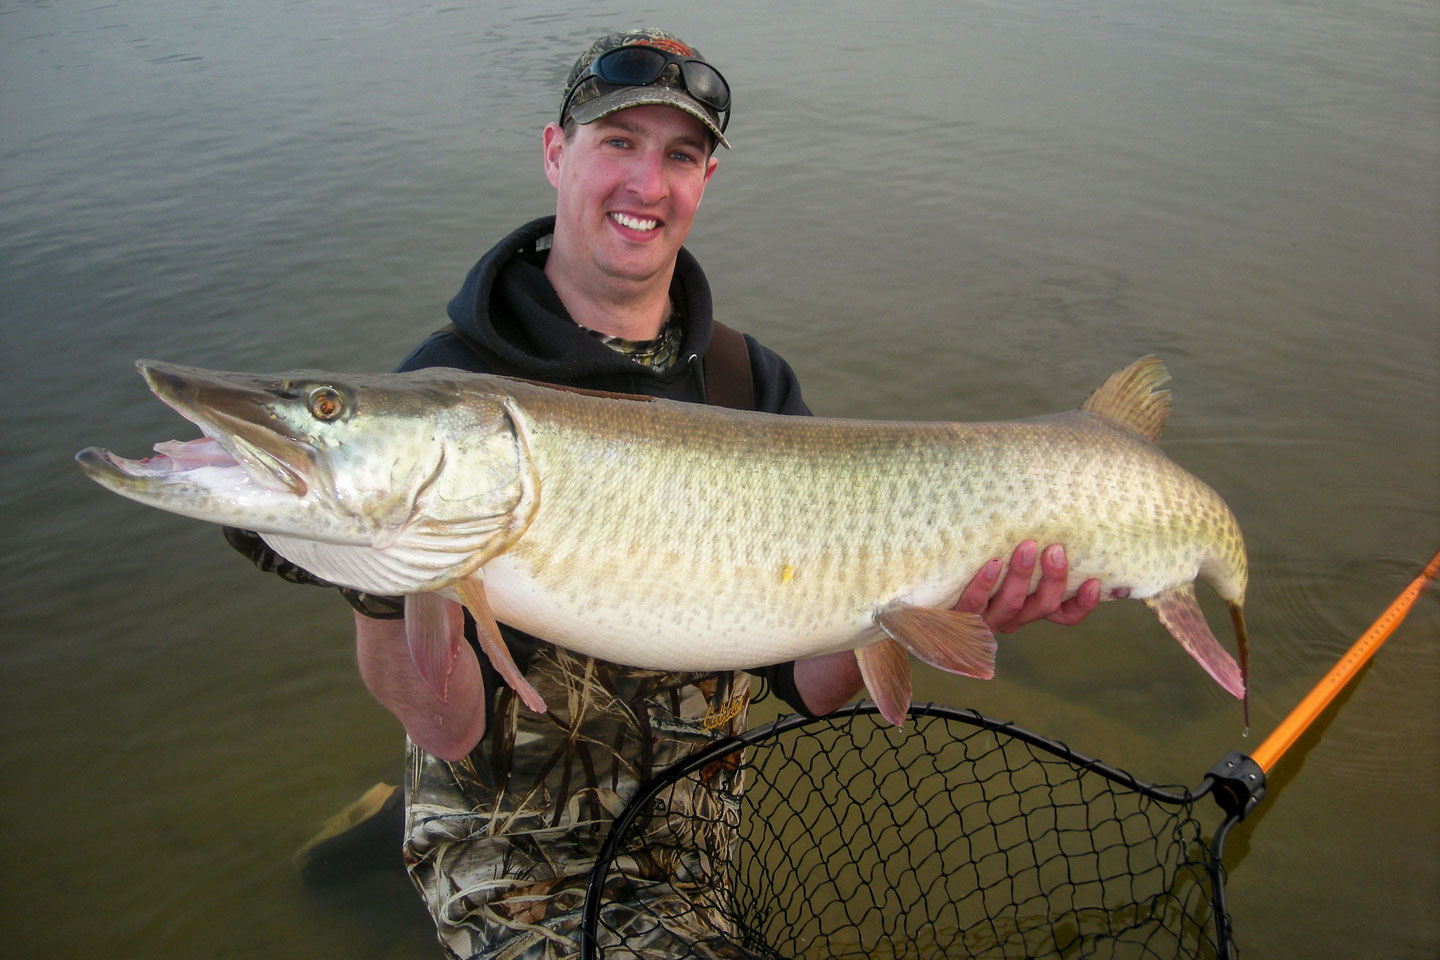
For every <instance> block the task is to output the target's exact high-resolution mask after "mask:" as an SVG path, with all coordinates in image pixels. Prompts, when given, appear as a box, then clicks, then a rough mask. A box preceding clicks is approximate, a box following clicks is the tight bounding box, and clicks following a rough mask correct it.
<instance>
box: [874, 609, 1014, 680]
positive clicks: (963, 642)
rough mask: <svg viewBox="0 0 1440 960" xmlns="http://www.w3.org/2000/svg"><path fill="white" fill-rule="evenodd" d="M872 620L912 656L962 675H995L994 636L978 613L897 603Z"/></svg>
mask: <svg viewBox="0 0 1440 960" xmlns="http://www.w3.org/2000/svg"><path fill="white" fill-rule="evenodd" d="M875 622H876V623H878V624H879V625H880V628H881V629H882V630H884V631H885V632H886V633H887V634H889V635H890V637H891V638H892V639H894V640H895V641H896V642H898V643H899V644H900V645H901V646H902V647H904V648H905V649H906V650H908V651H910V652H911V653H912V654H914V655H915V659H917V660H920V661H923V662H925V663H928V664H930V666H932V667H937V668H939V669H941V670H944V671H945V672H946V673H958V674H960V675H961V676H965V677H976V678H978V679H980V680H989V679H990V678H991V677H993V676H995V636H994V634H992V633H991V632H990V628H989V627H988V626H986V624H985V621H984V620H982V619H981V618H980V615H979V614H978V613H961V612H960V611H959V610H942V609H935V608H932V607H917V606H914V605H913V604H909V603H897V604H893V605H891V606H889V607H886V608H885V609H884V610H881V611H880V612H879V613H877V614H875Z"/></svg>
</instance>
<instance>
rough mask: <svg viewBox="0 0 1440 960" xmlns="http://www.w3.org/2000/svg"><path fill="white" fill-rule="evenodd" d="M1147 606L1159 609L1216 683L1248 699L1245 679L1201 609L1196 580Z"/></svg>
mask: <svg viewBox="0 0 1440 960" xmlns="http://www.w3.org/2000/svg"><path fill="white" fill-rule="evenodd" d="M1145 605H1146V606H1147V607H1149V608H1150V609H1151V610H1154V611H1155V616H1157V617H1159V618H1160V622H1161V623H1162V624H1164V626H1165V629H1166V630H1169V631H1170V635H1171V636H1173V637H1174V638H1175V639H1176V640H1179V641H1180V646H1182V647H1184V648H1185V650H1186V652H1187V653H1189V654H1190V656H1192V657H1194V658H1195V660H1196V662H1198V663H1199V664H1200V666H1202V667H1204V668H1205V672H1206V673H1208V674H1210V676H1212V677H1214V678H1215V682H1216V683H1218V684H1220V686H1222V687H1224V688H1225V691H1226V692H1227V693H1229V694H1230V695H1231V696H1233V697H1236V698H1239V699H1244V697H1245V678H1244V676H1243V675H1242V674H1241V671H1240V667H1239V666H1238V665H1237V664H1236V663H1235V659H1234V658H1233V657H1231V656H1230V653H1229V651H1227V650H1226V649H1225V648H1224V647H1222V646H1221V645H1220V641H1219V640H1216V639H1215V634H1213V633H1211V632H1210V625H1209V624H1208V623H1206V622H1205V614H1203V613H1201V612H1200V604H1199V603H1197V602H1196V600H1195V585H1194V584H1193V583H1186V584H1181V585H1180V586H1178V587H1171V588H1170V589H1169V590H1166V591H1164V592H1162V593H1158V594H1156V595H1155V596H1153V597H1150V598H1149V599H1147V600H1146V601H1145Z"/></svg>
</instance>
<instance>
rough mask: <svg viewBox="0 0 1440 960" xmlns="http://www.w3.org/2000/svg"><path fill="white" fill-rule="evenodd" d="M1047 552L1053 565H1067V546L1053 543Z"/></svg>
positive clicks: (1047, 556)
mask: <svg viewBox="0 0 1440 960" xmlns="http://www.w3.org/2000/svg"><path fill="white" fill-rule="evenodd" d="M1045 554H1046V559H1047V560H1049V561H1050V565H1051V566H1052V567H1063V566H1065V548H1064V547H1062V546H1060V544H1058V543H1056V544H1052V545H1051V546H1050V549H1048V550H1046V551H1045Z"/></svg>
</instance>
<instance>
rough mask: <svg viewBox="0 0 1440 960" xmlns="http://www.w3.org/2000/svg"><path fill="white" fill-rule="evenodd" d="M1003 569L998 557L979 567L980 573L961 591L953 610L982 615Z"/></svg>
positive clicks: (1003, 565) (1003, 566)
mask: <svg viewBox="0 0 1440 960" xmlns="http://www.w3.org/2000/svg"><path fill="white" fill-rule="evenodd" d="M1003 569H1005V564H1004V563H1003V562H1002V561H1001V560H1000V558H999V557H996V558H995V559H993V560H991V561H990V562H988V563H986V564H985V566H983V567H981V568H980V572H979V573H977V574H975V576H974V578H973V579H972V580H971V581H970V582H969V583H967V584H966V585H965V589H964V590H963V591H961V593H960V599H959V601H958V602H956V604H955V609H956V610H959V611H961V612H962V613H983V612H984V611H985V607H986V606H987V605H989V603H990V594H991V593H993V592H994V591H995V583H996V581H997V580H999V579H1000V571H1001V570H1003ZM992 629H993V627H992Z"/></svg>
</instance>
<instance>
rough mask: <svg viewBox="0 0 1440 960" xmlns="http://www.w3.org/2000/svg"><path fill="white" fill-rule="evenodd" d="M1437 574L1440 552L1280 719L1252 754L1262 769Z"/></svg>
mask: <svg viewBox="0 0 1440 960" xmlns="http://www.w3.org/2000/svg"><path fill="white" fill-rule="evenodd" d="M1437 574H1440V553H1436V554H1435V556H1434V557H1432V558H1431V560H1430V563H1429V564H1428V565H1426V567H1425V570H1424V571H1423V572H1422V573H1421V574H1420V576H1418V577H1416V578H1415V579H1414V580H1413V581H1411V583H1410V586H1408V587H1406V588H1405V589H1404V590H1402V591H1401V592H1400V595H1399V596H1398V597H1396V598H1395V600H1394V602H1393V603H1391V604H1390V606H1388V607H1386V608H1385V612H1384V613H1382V614H1380V618H1379V619H1378V620H1376V621H1375V622H1374V623H1372V624H1371V625H1370V629H1368V630H1366V631H1365V632H1364V633H1363V634H1361V635H1360V639H1359V640H1356V641H1355V645H1354V646H1352V647H1351V648H1350V649H1349V651H1347V652H1346V654H1345V656H1343V657H1341V658H1340V661H1339V662H1338V663H1336V664H1335V666H1333V667H1331V668H1330V672H1329V673H1327V674H1325V678H1324V679H1323V680H1321V681H1320V682H1319V683H1317V684H1316V685H1315V688H1314V689H1313V690H1311V691H1310V693H1309V694H1308V695H1307V696H1306V697H1305V699H1304V700H1301V701H1300V703H1299V705H1298V706H1296V707H1295V709H1294V710H1291V711H1290V715H1289V716H1288V717H1286V718H1285V719H1284V720H1282V721H1281V722H1280V725H1279V726H1278V727H1276V728H1275V732H1274V733H1272V734H1270V736H1269V737H1267V738H1266V739H1265V742H1264V743H1262V744H1260V749H1258V750H1256V751H1255V752H1254V753H1253V754H1251V755H1250V759H1252V760H1254V761H1255V762H1256V763H1257V764H1259V765H1260V769H1262V770H1264V771H1265V772H1266V773H1269V772H1270V769H1271V767H1273V766H1274V765H1275V764H1276V762H1278V761H1279V759H1280V758H1281V757H1282V756H1284V754H1285V751H1286V750H1289V749H1290V747H1291V745H1292V744H1294V743H1295V741H1296V740H1299V739H1300V735H1301V734H1303V733H1304V732H1305V730H1306V728H1307V727H1309V726H1310V724H1311V723H1313V722H1314V721H1315V718H1316V717H1318V716H1320V714H1321V713H1322V712H1324V710H1325V708H1326V707H1327V706H1328V705H1329V704H1330V701H1331V700H1334V699H1335V697H1336V695H1337V694H1339V693H1340V691H1341V690H1343V689H1344V688H1345V684H1347V683H1349V682H1350V679H1351V678H1352V677H1354V676H1355V674H1356V673H1358V672H1359V670H1360V668H1361V667H1363V666H1365V664H1366V663H1368V662H1369V661H1370V658H1371V657H1372V656H1374V655H1375V651H1376V650H1378V649H1380V644H1382V643H1384V642H1385V640H1386V638H1388V637H1389V636H1390V634H1392V633H1394V632H1395V628H1396V627H1398V626H1400V623H1401V622H1402V621H1403V620H1404V619H1405V615H1406V614H1408V613H1409V612H1410V608H1411V607H1413V606H1414V605H1415V601H1416V600H1417V599H1418V598H1419V596H1420V594H1421V593H1423V592H1424V591H1425V588H1426V587H1428V586H1430V584H1431V583H1433V582H1434V581H1435V578H1436V575H1437Z"/></svg>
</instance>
